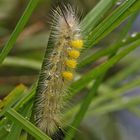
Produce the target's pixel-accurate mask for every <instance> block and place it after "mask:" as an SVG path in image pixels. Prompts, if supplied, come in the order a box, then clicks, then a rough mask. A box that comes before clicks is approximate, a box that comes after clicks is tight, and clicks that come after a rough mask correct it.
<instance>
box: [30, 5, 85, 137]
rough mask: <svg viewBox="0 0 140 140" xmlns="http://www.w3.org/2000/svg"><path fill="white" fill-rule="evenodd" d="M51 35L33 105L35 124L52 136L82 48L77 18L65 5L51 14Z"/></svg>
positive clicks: (58, 123)
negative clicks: (62, 8)
mask: <svg viewBox="0 0 140 140" xmlns="http://www.w3.org/2000/svg"><path fill="white" fill-rule="evenodd" d="M53 16H54V17H53V24H52V29H51V35H50V39H49V43H48V47H47V49H46V53H45V58H44V61H43V64H42V69H41V73H40V77H39V81H38V86H37V90H36V95H35V103H34V106H33V119H34V122H35V124H36V126H37V127H39V128H40V129H41V130H42V131H44V132H45V133H47V134H48V135H49V136H53V134H54V133H55V131H57V130H60V129H61V124H62V116H63V115H62V112H63V108H64V106H65V102H64V97H65V96H67V90H68V87H69V84H70V82H71V81H72V79H73V77H74V69H75V68H76V65H77V58H78V57H79V56H80V50H81V49H82V47H83V41H82V37H81V33H80V27H79V21H78V20H77V17H76V16H75V13H74V10H73V9H72V8H71V7H70V6H68V7H67V8H66V7H65V8H64V11H63V12H62V10H61V9H60V8H57V9H56V10H55V11H54V15H53Z"/></svg>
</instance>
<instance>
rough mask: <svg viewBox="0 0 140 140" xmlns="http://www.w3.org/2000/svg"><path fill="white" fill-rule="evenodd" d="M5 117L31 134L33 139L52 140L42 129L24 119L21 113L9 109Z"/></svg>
mask: <svg viewBox="0 0 140 140" xmlns="http://www.w3.org/2000/svg"><path fill="white" fill-rule="evenodd" d="M5 115H6V116H7V117H8V118H9V119H11V120H12V121H13V122H15V123H17V124H19V125H21V126H22V128H23V129H25V130H26V131H27V132H28V133H30V134H31V135H32V136H33V137H35V138H36V139H38V140H51V138H49V137H48V136H47V135H45V133H43V132H42V131H41V130H40V129H38V128H37V127H35V126H34V125H33V124H32V123H30V122H29V121H27V120H26V119H25V118H24V117H22V116H21V115H20V114H19V113H17V112H16V111H15V110H14V109H9V110H8V111H7V112H6V113H5Z"/></svg>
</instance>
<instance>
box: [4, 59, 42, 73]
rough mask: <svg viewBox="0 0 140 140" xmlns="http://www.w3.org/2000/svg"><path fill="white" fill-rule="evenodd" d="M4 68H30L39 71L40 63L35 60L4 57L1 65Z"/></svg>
mask: <svg viewBox="0 0 140 140" xmlns="http://www.w3.org/2000/svg"><path fill="white" fill-rule="evenodd" d="M2 65H4V66H16V67H17V66H21V67H27V68H32V69H35V70H40V69H41V63H40V62H37V61H35V60H30V59H25V58H18V57H6V58H5V60H4V62H3V64H2Z"/></svg>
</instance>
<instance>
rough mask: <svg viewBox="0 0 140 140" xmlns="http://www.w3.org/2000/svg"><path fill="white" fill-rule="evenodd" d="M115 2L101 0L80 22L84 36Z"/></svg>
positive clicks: (114, 0)
mask: <svg viewBox="0 0 140 140" xmlns="http://www.w3.org/2000/svg"><path fill="white" fill-rule="evenodd" d="M116 1H117V0H101V1H100V2H99V3H98V4H97V5H96V6H95V8H93V9H92V10H91V11H90V12H89V13H88V14H87V15H86V16H85V18H84V19H83V20H82V22H81V23H80V24H81V27H82V30H83V31H84V34H88V33H89V32H90V31H91V30H92V29H93V28H94V27H95V26H96V24H97V23H99V21H100V20H101V19H102V18H103V16H104V15H105V13H106V12H107V11H108V10H109V9H110V8H111V7H112V6H113V4H114V3H115V2H116Z"/></svg>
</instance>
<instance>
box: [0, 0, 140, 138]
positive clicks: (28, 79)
mask: <svg viewBox="0 0 140 140" xmlns="http://www.w3.org/2000/svg"><path fill="white" fill-rule="evenodd" d="M69 2H70V3H71V4H72V5H74V6H76V7H77V8H78V9H79V10H78V11H79V15H82V16H81V17H80V18H81V19H82V18H83V17H84V16H85V15H86V13H88V12H89V11H90V10H91V9H92V8H93V7H94V6H95V5H96V4H97V3H98V0H76V1H75V0H70V1H69ZM64 3H65V2H64ZM27 4H28V0H0V50H2V48H3V46H4V44H5V42H6V41H7V39H8V38H9V36H10V34H11V33H12V31H13V29H14V27H15V26H16V24H17V21H18V20H19V18H20V16H21V15H22V13H23V11H24V9H25V7H26V5H27ZM117 4H119V3H117ZM56 5H57V1H56V0H53V1H51V0H40V2H39V5H38V6H37V8H36V10H35V11H34V12H33V14H32V16H31V18H30V20H29V22H28V24H27V25H26V27H25V28H24V30H23V32H22V33H21V34H20V36H19V37H18V40H17V42H16V44H15V46H14V48H13V49H12V51H11V52H10V54H9V55H8V57H7V58H6V59H5V61H4V63H3V64H2V65H1V66H0V98H3V97H4V96H6V95H7V94H8V93H9V92H10V91H11V90H12V89H13V88H14V87H15V86H16V85H19V84H20V83H23V84H25V85H26V86H27V87H30V85H32V84H33V83H34V82H35V81H37V79H38V74H39V70H40V67H41V62H42V59H43V56H44V50H45V48H46V46H47V41H48V35H49V31H50V25H49V22H50V21H51V16H49V15H51V9H52V8H53V7H55V6H56ZM115 7H117V5H115V6H114V8H115ZM81 13H82V14H81ZM109 13H111V10H110V11H109V12H108V13H107V14H109ZM126 23H127V20H126V21H125V22H124V23H123V24H121V25H120V26H119V27H118V28H117V29H116V30H114V31H113V32H112V33H111V34H109V35H108V36H107V37H106V38H104V39H103V40H102V41H101V42H100V43H99V44H97V45H96V46H95V47H94V48H93V49H91V50H87V51H86V53H85V54H84V55H83V56H86V55H88V54H89V52H94V51H95V52H96V51H97V50H100V49H102V48H106V47H108V46H110V45H111V44H113V42H115V41H116V40H117V38H118V37H119V33H120V32H121V30H122V29H123V28H124V26H125V24H126ZM139 23H140V17H139V16H137V19H136V20H135V22H134V24H133V26H132V28H131V30H130V31H129V34H130V35H131V36H132V37H133V36H135V34H136V32H139V31H140V25H139ZM139 53H140V49H137V50H135V51H134V52H133V53H131V54H130V55H128V56H127V57H125V59H123V60H121V61H120V62H119V63H118V64H117V65H116V66H115V67H113V68H112V69H111V70H110V71H109V73H108V75H107V76H106V78H105V80H106V81H107V80H108V79H109V78H110V77H111V76H112V75H115V74H117V73H118V72H119V71H121V70H123V69H124V68H126V67H127V66H130V65H131V64H132V63H135V61H136V60H138V59H139ZM104 61H106V57H103V58H101V59H99V60H98V61H97V62H94V63H93V64H91V65H89V66H88V67H84V68H82V69H79V70H78V72H79V74H80V73H84V72H86V71H88V69H90V68H94V67H96V66H97V65H99V64H100V63H102V62H104ZM137 64H138V65H139V64H140V61H138V62H137ZM139 75H140V70H139V69H137V70H135V72H133V74H131V75H130V76H128V77H126V78H125V79H124V80H123V81H120V82H119V83H117V84H116V85H115V86H116V87H120V86H122V85H123V84H125V83H127V82H130V81H131V80H133V79H134V78H135V77H137V76H139ZM139 93H140V88H136V89H133V90H131V91H129V92H127V93H126V100H127V96H132V94H133V96H134V95H138V94H139ZM79 98H80V97H79ZM137 112H139V110H138V111H136V112H134V110H133V113H132V112H131V111H130V110H129V111H128V110H122V111H115V112H111V113H108V114H106V115H100V116H97V117H95V116H94V117H93V116H92V115H91V117H88V118H86V119H85V120H84V121H83V123H82V125H81V126H80V132H79V133H78V134H77V139H78V140H139V139H140V134H139V130H140V119H139V116H140V113H137Z"/></svg>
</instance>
